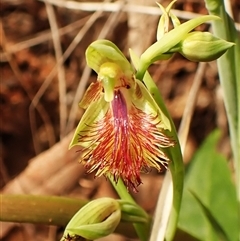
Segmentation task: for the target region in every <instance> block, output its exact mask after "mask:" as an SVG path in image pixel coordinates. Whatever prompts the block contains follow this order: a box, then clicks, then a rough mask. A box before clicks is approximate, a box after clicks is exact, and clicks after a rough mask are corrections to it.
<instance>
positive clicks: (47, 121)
mask: <svg viewBox="0 0 240 241" xmlns="http://www.w3.org/2000/svg"><path fill="white" fill-rule="evenodd" d="M0 28H1V32H2V42H3V44H2V46H3V50H4V52H5V53H6V57H7V60H8V62H9V65H10V66H11V68H12V70H13V73H14V74H15V76H16V77H17V79H18V81H19V82H20V84H21V85H22V87H23V89H24V90H25V92H26V94H27V96H28V98H29V99H30V100H31V101H32V100H33V99H34V96H33V94H32V93H31V91H30V90H29V88H28V86H27V85H26V84H25V79H23V76H22V74H21V71H20V70H19V68H18V65H17V63H16V61H15V60H14V58H12V56H11V54H9V53H8V48H9V47H8V45H7V39H6V36H5V32H4V29H3V27H2V22H1V21H0ZM36 109H37V111H38V113H39V115H40V116H41V117H42V120H43V122H44V124H45V128H46V133H47V140H48V142H49V145H53V144H54V143H55V139H54V131H53V128H52V125H51V120H50V118H49V116H48V114H47V112H46V110H45V108H44V107H43V105H41V104H40V105H38V106H37V108H36ZM30 124H31V122H30ZM34 130H36V128H35V129H34ZM34 133H36V132H34V131H32V135H33V143H34V146H35V150H38V149H39V148H38V145H37V144H36V138H35V137H34Z"/></svg>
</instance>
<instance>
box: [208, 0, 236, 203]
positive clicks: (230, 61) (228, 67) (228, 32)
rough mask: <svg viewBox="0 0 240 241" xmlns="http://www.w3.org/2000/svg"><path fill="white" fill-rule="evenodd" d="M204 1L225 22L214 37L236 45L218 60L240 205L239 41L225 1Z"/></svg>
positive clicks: (215, 28)
mask: <svg viewBox="0 0 240 241" xmlns="http://www.w3.org/2000/svg"><path fill="white" fill-rule="evenodd" d="M205 1H206V6H207V8H208V11H209V13H210V14H214V15H217V16H219V17H220V18H221V19H222V21H214V22H213V23H212V27H213V32H214V34H215V35H216V36H217V37H220V38H223V39H225V40H227V41H230V42H234V43H235V44H236V45H235V46H233V47H232V48H230V49H229V50H228V51H227V52H226V53H225V54H224V55H223V56H222V57H221V58H219V59H218V60H217V64H218V70H219V78H220V83H221V86H222V88H223V98H224V104H225V107H226V112H227V117H228V123H229V130H230V136H231V146H232V150H233V157H234V166H235V175H236V180H237V182H236V183H237V195H238V201H239V202H240V116H239V115H240V68H239V63H240V38H239V35H238V33H237V30H236V28H235V26H234V22H233V20H232V19H231V18H230V17H229V15H228V14H227V13H226V10H225V6H224V2H223V0H205Z"/></svg>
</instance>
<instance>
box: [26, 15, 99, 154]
mask: <svg viewBox="0 0 240 241" xmlns="http://www.w3.org/2000/svg"><path fill="white" fill-rule="evenodd" d="M99 16H100V15H99V14H98V12H96V13H94V14H93V15H92V16H91V17H90V18H89V19H88V21H87V23H86V24H85V25H84V26H83V28H82V29H81V30H80V31H79V32H78V34H77V35H76V37H75V38H74V39H73V41H72V43H71V44H70V45H69V46H68V48H67V50H66V51H65V52H64V54H63V55H62V57H61V58H60V59H59V61H58V62H57V65H58V64H62V63H63V62H64V61H65V60H66V59H67V58H68V57H69V55H70V54H71V53H72V51H73V50H74V49H75V48H76V46H77V45H78V44H79V42H80V41H81V40H82V38H83V36H84V34H85V33H86V32H87V30H88V29H89V28H90V27H91V26H92V24H93V23H94V22H95V21H96V20H97V18H98V17H99ZM57 65H55V67H54V68H53V69H52V71H51V72H50V74H49V75H48V76H47V77H46V79H45V81H44V83H43V84H42V85H41V87H40V88H39V90H38V92H37V93H36V94H35V96H34V98H33V99H32V102H31V104H30V107H29V116H30V117H29V118H30V125H31V130H32V132H33V131H34V129H36V126H35V118H34V117H35V116H34V109H35V108H39V100H40V99H41V97H42V96H43V94H44V92H45V91H46V89H47V88H48V86H49V85H50V83H51V82H52V80H53V78H54V76H55V75H56V73H57V69H58V68H57ZM50 146H51V145H50ZM34 147H35V149H36V144H35V143H34Z"/></svg>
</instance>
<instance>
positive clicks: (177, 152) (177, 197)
mask: <svg viewBox="0 0 240 241" xmlns="http://www.w3.org/2000/svg"><path fill="white" fill-rule="evenodd" d="M144 83H145V84H146V86H147V88H148V89H149V91H150V93H151V94H152V96H153V98H154V99H155V101H156V102H157V104H158V105H159V107H160V108H161V110H162V112H163V113H164V114H165V115H166V116H167V118H168V119H169V120H170V123H171V128H172V130H171V133H170V135H171V136H172V138H173V139H174V140H175V141H176V144H175V146H174V147H173V148H169V149H168V150H166V152H167V154H168V156H169V158H170V160H171V162H170V164H169V169H170V171H171V175H172V181H173V206H172V209H171V213H170V217H169V221H168V226H167V230H166V234H165V239H166V240H167V241H170V240H173V237H174V234H175V231H176V228H177V222H178V216H179V211H180V206H181V201H182V192H183V182H184V165H183V159H182V153H181V147H180V143H179V140H178V136H177V131H176V128H175V125H174V123H173V120H172V118H171V116H170V114H169V112H168V110H167V108H166V106H165V104H164V101H163V98H162V96H161V94H160V92H159V90H158V88H157V86H156V84H155V83H154V81H153V80H152V78H151V76H150V75H149V74H148V72H146V74H145V76H144Z"/></svg>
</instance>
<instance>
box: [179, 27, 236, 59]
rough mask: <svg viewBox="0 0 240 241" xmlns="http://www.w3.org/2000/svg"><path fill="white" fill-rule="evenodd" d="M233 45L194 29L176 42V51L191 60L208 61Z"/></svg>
mask: <svg viewBox="0 0 240 241" xmlns="http://www.w3.org/2000/svg"><path fill="white" fill-rule="evenodd" d="M233 45H234V44H233V43H230V42H227V41H225V40H223V39H219V38H217V37H215V36H213V35H212V34H211V33H209V32H199V31H195V32H191V33H189V34H188V35H187V37H186V38H184V39H183V40H182V41H181V42H180V43H179V44H178V47H179V50H178V51H179V52H180V53H181V54H182V55H183V56H184V57H185V58H187V59H189V60H191V61H196V62H208V61H213V60H215V59H217V58H219V57H220V56H222V55H223V54H224V53H225V52H226V51H227V50H228V49H229V48H230V47H232V46H233Z"/></svg>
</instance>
